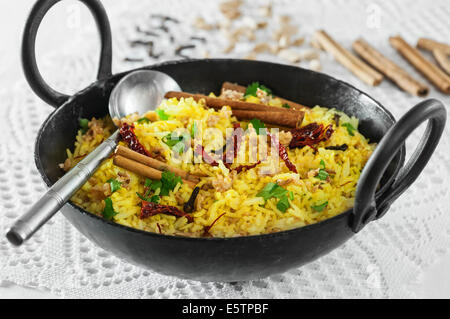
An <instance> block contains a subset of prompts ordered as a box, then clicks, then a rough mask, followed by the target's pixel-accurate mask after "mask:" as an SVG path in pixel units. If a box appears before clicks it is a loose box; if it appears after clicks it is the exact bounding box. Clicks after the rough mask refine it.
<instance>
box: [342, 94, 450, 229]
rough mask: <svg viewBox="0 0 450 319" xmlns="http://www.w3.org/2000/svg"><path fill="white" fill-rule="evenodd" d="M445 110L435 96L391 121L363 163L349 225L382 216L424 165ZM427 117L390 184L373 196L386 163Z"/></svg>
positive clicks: (439, 132) (438, 134) (356, 225)
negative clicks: (411, 150)
mask: <svg viewBox="0 0 450 319" xmlns="http://www.w3.org/2000/svg"><path fill="white" fill-rule="evenodd" d="M446 118H447V112H446V110H445V107H444V105H443V104H442V103H441V102H439V101H438V100H434V99H430V100H426V101H424V102H421V103H419V104H417V105H416V106H415V107H413V108H412V109H411V110H410V111H409V112H407V113H406V114H405V115H404V116H403V117H402V118H401V119H400V120H399V121H398V122H397V123H396V124H395V125H393V126H392V127H391V128H390V129H389V131H388V132H387V133H386V135H385V136H384V137H383V138H382V140H381V141H380V143H379V144H378V146H377V147H376V149H375V151H374V152H373V154H372V156H371V157H370V158H369V160H368V162H367V164H366V166H365V167H364V169H363V171H362V173H361V176H360V178H359V182H358V188H357V189H356V196H355V205H354V207H353V218H352V220H351V228H352V230H353V231H354V232H358V231H360V230H361V229H362V228H363V227H364V226H365V225H367V224H368V223H369V222H370V221H372V220H374V219H376V218H380V217H381V216H383V215H384V214H385V213H386V212H387V210H388V209H389V207H390V205H391V204H392V203H393V202H394V200H396V199H397V198H398V197H399V196H400V195H401V194H402V193H403V192H404V191H405V190H406V189H408V187H409V186H411V184H412V183H413V182H414V181H415V180H416V178H417V177H418V176H419V175H420V173H421V172H422V170H423V169H424V168H425V166H426V165H427V163H428V161H429V160H430V158H431V156H432V155H433V152H434V150H435V149H436V146H437V145H438V143H439V139H440V138H441V135H442V132H443V130H444V127H445V122H446ZM427 120H428V125H427V127H426V130H425V133H424V135H423V137H422V139H421V141H420V143H419V145H418V146H417V148H416V150H415V151H414V153H413V154H412V156H411V158H410V160H409V161H408V163H407V164H406V165H405V166H404V167H403V169H402V170H401V172H400V173H399V176H398V177H397V179H396V180H395V181H394V182H393V184H392V185H391V187H390V188H389V189H388V190H386V192H385V193H384V194H383V195H382V196H381V197H380V198H377V199H376V198H375V192H376V189H377V186H378V183H379V182H380V180H381V177H382V176H383V173H384V172H385V170H386V168H387V167H388V165H389V163H390V162H391V161H392V159H393V158H394V156H395V155H396V154H397V152H398V151H399V150H400V148H401V147H402V145H403V144H404V142H405V140H406V138H407V137H408V136H409V135H410V134H411V133H412V132H413V131H414V130H415V129H416V128H417V127H418V126H419V125H420V124H422V123H423V122H425V121H427Z"/></svg>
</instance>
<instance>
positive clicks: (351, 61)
mask: <svg viewBox="0 0 450 319" xmlns="http://www.w3.org/2000/svg"><path fill="white" fill-rule="evenodd" d="M314 37H315V40H316V41H317V42H318V43H319V44H320V46H321V47H322V48H324V49H325V50H326V51H327V52H329V53H331V54H332V55H333V56H334V58H335V59H336V61H338V62H339V63H341V64H342V65H343V66H345V67H346V68H347V69H349V70H350V71H351V72H352V73H353V74H355V75H356V76H357V77H359V78H360V79H361V80H362V81H364V82H366V83H367V84H369V85H372V86H375V85H378V84H380V83H381V81H382V80H383V75H382V74H381V73H379V72H378V71H376V70H374V69H373V68H371V67H370V66H368V65H367V64H366V63H364V62H363V61H361V60H360V59H358V58H357V57H356V56H355V55H353V54H352V53H351V52H350V51H348V50H346V49H344V48H343V47H342V46H341V45H339V44H338V43H337V42H336V41H334V40H333V39H332V38H331V37H330V36H329V35H328V34H327V33H326V32H325V31H323V30H319V31H317V32H316V33H315V35H314Z"/></svg>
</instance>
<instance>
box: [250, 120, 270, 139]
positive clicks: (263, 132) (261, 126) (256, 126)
mask: <svg viewBox="0 0 450 319" xmlns="http://www.w3.org/2000/svg"><path fill="white" fill-rule="evenodd" d="M249 124H252V126H253V128H254V129H255V130H256V133H257V134H258V135H260V134H261V135H266V130H265V128H266V125H265V124H264V123H263V122H261V120H260V119H252V120H250V121H249ZM247 128H248V127H247ZM260 129H263V130H260Z"/></svg>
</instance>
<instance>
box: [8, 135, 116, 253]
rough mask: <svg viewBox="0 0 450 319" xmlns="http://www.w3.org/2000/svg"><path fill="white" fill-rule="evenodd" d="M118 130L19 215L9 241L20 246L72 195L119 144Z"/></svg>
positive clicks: (11, 230) (10, 232)
mask: <svg viewBox="0 0 450 319" xmlns="http://www.w3.org/2000/svg"><path fill="white" fill-rule="evenodd" d="M118 135H119V131H118V130H117V131H116V132H114V133H113V134H112V135H111V136H110V137H109V138H108V139H107V140H105V141H104V142H103V143H102V144H100V145H99V146H98V147H97V148H96V149H95V150H94V151H93V152H91V153H89V155H88V156H86V157H85V158H84V159H83V160H82V161H80V162H79V163H78V164H77V165H76V166H75V167H73V168H72V169H71V170H70V171H69V172H67V174H65V175H64V176H63V177H61V178H60V179H59V180H58V181H57V182H56V183H55V184H54V185H53V186H52V187H50V188H49V190H48V191H47V193H45V194H44V196H42V197H41V198H40V199H39V200H38V201H37V202H36V203H34V204H33V206H31V208H30V209H29V210H28V211H27V212H26V213H25V214H24V215H22V216H21V217H20V218H19V219H18V220H16V222H15V223H14V225H13V226H12V227H11V229H10V230H9V231H8V233H7V234H6V237H7V238H8V240H9V241H10V242H11V243H12V244H14V245H16V246H20V245H21V244H22V243H23V242H24V241H26V240H27V239H29V238H30V237H31V236H32V235H33V234H34V233H35V232H36V231H37V230H38V229H39V228H41V226H42V225H44V224H45V223H46V222H47V221H48V220H49V219H50V218H51V217H52V216H53V215H54V214H55V213H56V212H57V211H59V210H60V208H61V207H62V206H64V204H65V203H66V202H67V201H68V200H69V199H70V198H71V197H72V195H73V194H74V193H75V192H76V191H77V190H79V189H80V188H81V186H83V185H84V183H86V181H87V180H88V179H89V178H90V177H91V176H92V174H94V172H95V171H96V170H97V168H98V167H99V166H100V164H101V163H102V162H103V160H105V159H107V158H108V157H109V156H110V154H111V152H112V151H113V150H114V149H115V147H116V146H117V143H118Z"/></svg>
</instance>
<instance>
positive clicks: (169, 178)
mask: <svg viewBox="0 0 450 319" xmlns="http://www.w3.org/2000/svg"><path fill="white" fill-rule="evenodd" d="M161 175H162V176H161V183H162V186H161V192H160V194H161V196H167V195H169V192H170V191H171V190H173V189H174V188H175V186H177V184H178V183H181V184H182V183H183V181H182V180H181V177H180V176H178V175H175V174H174V173H172V172H169V171H164V172H163V173H162V174H161Z"/></svg>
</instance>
